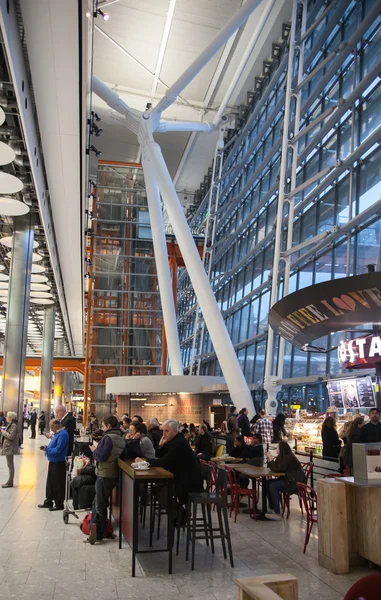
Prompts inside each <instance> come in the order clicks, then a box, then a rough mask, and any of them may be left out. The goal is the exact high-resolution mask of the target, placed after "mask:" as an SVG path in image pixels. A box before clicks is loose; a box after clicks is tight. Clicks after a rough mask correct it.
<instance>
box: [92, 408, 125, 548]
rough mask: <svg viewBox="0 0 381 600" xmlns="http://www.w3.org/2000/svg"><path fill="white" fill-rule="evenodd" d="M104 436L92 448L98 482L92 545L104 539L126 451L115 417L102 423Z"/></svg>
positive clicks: (93, 512) (94, 504) (94, 503)
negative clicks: (111, 500) (108, 512)
mask: <svg viewBox="0 0 381 600" xmlns="http://www.w3.org/2000/svg"><path fill="white" fill-rule="evenodd" d="M102 429H103V430H104V435H103V437H102V439H101V440H100V442H99V444H98V445H96V444H94V445H93V446H90V448H91V450H92V451H93V453H94V454H93V456H94V460H95V461H96V469H95V473H96V475H97V480H96V482H95V498H94V502H93V508H92V513H91V525H90V535H89V538H88V540H86V541H88V542H89V543H90V544H95V542H97V541H100V540H102V539H103V536H104V533H105V530H106V523H107V509H108V505H109V501H110V495H111V492H112V490H113V489H114V487H115V486H116V484H117V483H118V475H119V470H118V465H117V460H118V458H119V457H120V455H121V454H122V452H123V451H124V449H125V441H124V439H123V437H122V432H121V430H120V426H119V421H118V419H117V417H115V415H110V416H109V417H105V418H104V419H103V422H102Z"/></svg>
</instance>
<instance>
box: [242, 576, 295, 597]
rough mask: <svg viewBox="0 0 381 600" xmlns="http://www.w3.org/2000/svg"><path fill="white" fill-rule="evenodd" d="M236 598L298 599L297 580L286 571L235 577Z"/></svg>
mask: <svg viewBox="0 0 381 600" xmlns="http://www.w3.org/2000/svg"><path fill="white" fill-rule="evenodd" d="M236 585H237V595H236V600H298V580H297V579H296V577H294V576H293V575H289V574H288V573H286V574H283V575H264V576H262V577H245V578H244V579H237V580H236Z"/></svg>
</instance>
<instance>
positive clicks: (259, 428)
mask: <svg viewBox="0 0 381 600" xmlns="http://www.w3.org/2000/svg"><path fill="white" fill-rule="evenodd" d="M259 416H260V419H259V420H258V421H257V422H256V424H255V427H254V433H259V434H260V435H261V436H262V444H263V445H264V444H267V445H268V444H271V440H272V437H273V425H272V423H271V421H269V419H268V418H267V417H266V411H265V409H264V408H261V410H260V411H259Z"/></svg>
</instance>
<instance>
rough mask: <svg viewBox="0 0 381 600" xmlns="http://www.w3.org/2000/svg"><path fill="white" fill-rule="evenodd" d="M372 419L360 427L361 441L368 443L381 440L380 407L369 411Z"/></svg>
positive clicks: (361, 442)
mask: <svg viewBox="0 0 381 600" xmlns="http://www.w3.org/2000/svg"><path fill="white" fill-rule="evenodd" d="M369 418H370V421H369V423H367V424H366V425H364V427H361V429H360V436H359V440H358V441H359V443H360V444H368V443H372V442H373V443H374V442H381V423H380V411H379V409H378V408H372V409H371V410H370V411H369Z"/></svg>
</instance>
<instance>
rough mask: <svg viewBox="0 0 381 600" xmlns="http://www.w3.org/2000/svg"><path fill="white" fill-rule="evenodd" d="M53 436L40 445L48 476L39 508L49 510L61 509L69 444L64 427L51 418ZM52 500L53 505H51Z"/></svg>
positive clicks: (62, 506) (63, 498)
mask: <svg viewBox="0 0 381 600" xmlns="http://www.w3.org/2000/svg"><path fill="white" fill-rule="evenodd" d="M50 429H51V431H52V432H53V438H52V440H51V441H50V443H49V444H48V446H42V447H41V450H44V451H45V453H46V458H47V459H48V461H49V468H48V477H47V479H46V497H45V500H44V502H43V504H39V505H38V507H39V508H48V509H49V510H63V508H64V500H65V485H66V455H67V449H68V445H69V434H68V432H67V431H66V429H65V427H64V426H63V425H62V424H61V423H60V421H58V419H53V420H52V421H51V422H50ZM53 501H54V506H53Z"/></svg>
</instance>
